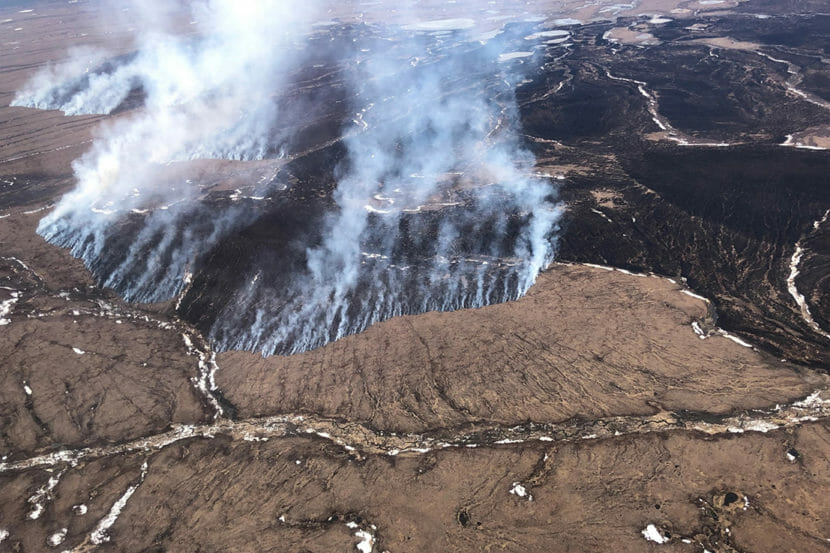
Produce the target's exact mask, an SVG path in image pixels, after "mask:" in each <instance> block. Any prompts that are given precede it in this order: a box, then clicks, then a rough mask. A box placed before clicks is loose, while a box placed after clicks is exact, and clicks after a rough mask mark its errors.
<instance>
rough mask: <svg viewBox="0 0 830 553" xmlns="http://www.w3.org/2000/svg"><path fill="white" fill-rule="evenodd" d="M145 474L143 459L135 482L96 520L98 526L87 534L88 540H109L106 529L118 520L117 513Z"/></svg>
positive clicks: (98, 543)
mask: <svg viewBox="0 0 830 553" xmlns="http://www.w3.org/2000/svg"><path fill="white" fill-rule="evenodd" d="M146 476H147V461H144V464H142V465H141V476H140V477H139V479H138V482H137V483H136V484H133V485H132V486H130V487H129V488H127V491H125V492H124V495H122V496H121V497H119V498H118V500H117V501H116V502H115V503H113V505H112V507H110V510H109V512H108V513H107V514H106V516H105V517H104V518H102V519H101V520H100V521H99V522H98V526H96V527H95V530H93V531H92V533H91V534H90V535H89V541H90V542H92V543H93V544H94V545H101V544H102V543H106V542H108V541H110V537H109V535H108V534H107V531H108V530H109V529H110V528H111V527H112V525H113V524H115V521H116V520H118V515H120V514H121V511H123V510H124V507H126V505H127V501H129V500H130V497H132V495H133V494H134V493H135V491H136V490H137V489H138V486H139V485H140V484H141V483H142V482H144V478H145V477H146Z"/></svg>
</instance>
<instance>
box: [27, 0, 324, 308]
mask: <svg viewBox="0 0 830 553" xmlns="http://www.w3.org/2000/svg"><path fill="white" fill-rule="evenodd" d="M121 5H123V4H117V5H115V4H114V5H111V6H110V8H111V9H112V10H113V11H115V10H117V9H120V6H121ZM104 6H105V7H106V6H107V4H105V5H104ZM169 10H170V6H169V5H166V3H165V2H155V1H144V0H142V1H140V2H138V1H136V2H133V3H132V4H129V17H131V18H133V19H134V20H135V21H136V23H137V25H151V26H153V27H154V28H153V30H150V31H147V32H143V33H142V34H140V35H138V36H136V46H137V50H136V52H135V53H133V54H129V55H122V56H119V57H117V58H114V59H113V56H112V55H110V54H109V53H107V52H105V51H93V50H89V49H84V50H78V51H75V52H74V53H73V55H72V56H71V59H70V60H69V61H68V62H67V63H65V64H62V65H61V66H60V67H59V68H49V69H47V70H45V71H43V72H41V73H40V74H38V75H36V76H35V77H34V78H33V79H32V80H31V82H30V83H29V84H28V85H27V86H26V87H25V88H24V89H23V90H22V91H20V92H19V93H18V94H17V95H16V97H15V99H14V101H13V103H12V105H15V106H23V107H34V108H40V109H58V110H62V111H64V112H65V113H66V114H67V115H78V114H93V113H96V114H109V113H112V112H113V111H114V110H116V109H117V108H119V106H121V105H122V103H123V102H125V101H126V100H127V99H128V97H129V96H130V95H131V94H135V93H136V91H140V93H141V94H143V96H144V99H143V103H144V106H143V108H142V109H140V110H137V111H136V112H134V113H131V114H129V115H121V116H120V117H119V118H118V119H116V120H114V121H111V122H109V123H107V124H105V125H102V126H101V127H100V128H98V129H97V131H96V133H97V136H96V139H95V142H94V146H93V148H92V149H91V151H90V152H88V153H87V154H86V155H84V156H83V157H82V158H80V159H78V160H76V161H75V162H74V163H73V169H74V172H75V177H76V180H77V185H76V188H75V190H73V191H72V192H70V193H69V194H67V195H65V196H64V197H63V198H62V199H61V201H60V202H59V203H58V205H57V206H56V208H55V209H54V210H53V211H52V212H51V213H50V214H49V215H47V216H46V217H45V218H44V219H43V220H42V221H41V222H40V225H39V226H38V232H39V233H40V234H41V235H42V236H43V237H44V238H46V239H47V240H49V241H50V242H53V243H55V244H58V245H61V246H65V247H68V248H70V249H71V251H72V253H73V255H75V256H76V257H79V258H81V259H83V260H84V262H85V263H86V264H87V266H88V267H89V268H90V269H91V270H92V271H93V273H95V274H96V276H98V277H99V279H100V280H101V282H102V283H103V284H104V285H106V286H112V287H114V288H116V289H117V290H118V291H119V292H120V293H122V294H123V295H124V296H125V297H126V298H127V299H129V300H137V301H144V302H155V301H162V300H166V299H169V298H170V297H171V296H173V295H175V294H177V293H178V292H179V291H180V290H181V289H182V287H183V286H184V276H185V274H186V272H187V270H188V267H191V266H192V264H193V263H194V261H195V259H196V258H198V257H199V255H200V254H202V253H204V252H205V251H207V250H208V249H209V248H210V247H211V246H212V245H213V244H215V243H216V241H217V240H219V239H220V238H221V237H222V236H223V235H224V234H226V233H227V232H229V231H230V230H232V229H233V228H235V227H237V226H238V225H239V224H240V221H239V220H238V219H239V215H240V210H229V211H227V212H225V213H222V214H216V216H215V217H212V218H210V217H204V216H202V218H201V220H196V217H197V216H198V210H197V209H196V206H195V205H194V200H195V199H196V198H197V196H198V194H199V190H198V183H185V182H177V183H172V184H171V183H170V182H169V179H165V178H164V177H163V176H162V175H163V174H164V169H165V166H169V165H170V164H171V163H174V162H179V161H183V160H190V159H197V158H219V159H237V160H251V159H261V158H262V157H264V156H265V155H266V154H267V153H268V152H269V149H271V148H272V146H273V144H272V141H273V138H274V137H273V135H272V133H271V131H272V129H273V127H274V125H275V124H276V122H277V120H278V118H279V113H277V110H276V107H275V106H276V103H275V102H274V101H273V98H274V95H276V94H278V93H279V92H280V90H281V87H282V85H283V82H282V80H281V76H282V75H284V74H285V72H287V71H289V70H290V69H291V68H292V67H293V66H294V65H295V64H297V63H300V62H301V52H300V51H298V48H297V43H296V41H297V40H298V39H299V38H301V37H302V36H303V35H304V34H305V33H307V31H308V29H309V28H310V24H311V20H312V19H313V17H314V14H315V13H316V10H315V2H314V1H310V2H304V3H303V7H302V9H297V8H296V6H294V5H293V3H290V2H285V1H282V0H258V1H256V2H234V1H232V0H211V1H209V2H205V3H201V2H199V3H196V2H194V3H192V4H191V5H190V13H184V15H185V16H188V17H189V18H190V19H192V22H191V25H192V26H194V27H193V28H194V29H195V31H196V32H195V36H190V37H186V36H182V35H181V33H172V32H171V33H166V32H164V31H163V30H162V29H163V25H160V24H157V23H159V22H160V21H164V18H163V17H161V16H160V14H163V13H165V12H167V11H169ZM179 15H182V14H179ZM147 212H150V214H149V215H147V216H146V218H145V219H144V221H143V222H140V223H138V225H139V227H140V228H139V229H138V230H136V229H135V228H134V227H135V224H133V225H130V224H129V223H130V221H129V218H130V217H133V218H135V216H137V215H141V216H142V217H143V216H144V214H145V213H147ZM131 214H132V215H131ZM119 230H120V232H131V233H132V232H136V234H135V236H131V237H130V238H131V241H132V244H131V245H130V246H129V247H128V248H122V250H123V251H120V252H117V253H116V252H114V251H113V249H114V247H113V241H115V242H118V239H117V238H114V237H116V235H117V234H118V232H119ZM113 257H118V259H117V260H115V261H113V259H112V258H113Z"/></svg>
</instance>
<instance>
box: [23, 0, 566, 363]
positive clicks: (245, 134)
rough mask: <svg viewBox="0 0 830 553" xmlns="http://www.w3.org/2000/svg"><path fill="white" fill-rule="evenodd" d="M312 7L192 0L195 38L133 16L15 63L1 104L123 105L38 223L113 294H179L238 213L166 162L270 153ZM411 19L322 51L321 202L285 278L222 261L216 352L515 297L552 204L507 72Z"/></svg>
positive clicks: (491, 47)
mask: <svg viewBox="0 0 830 553" xmlns="http://www.w3.org/2000/svg"><path fill="white" fill-rule="evenodd" d="M317 8H319V5H314V4H313V3H311V4H309V3H308V2H306V3H304V4H303V8H302V9H299V8H298V7H297V5H296V3H293V2H287V1H280V0H266V1H260V2H232V1H231V0H210V1H207V2H204V3H193V4H192V6H191V9H192V13H193V19H194V20H195V21H196V24H197V26H198V31H199V32H198V36H197V37H186V38H183V37H181V36H180V35H176V34H174V33H157V32H151V33H147V34H145V35H142V36H140V37H139V38H138V45H139V48H138V50H137V52H136V53H135V54H132V55H129V56H122V57H120V58H117V59H116V60H112V58H111V57H110V58H108V57H107V56H105V55H103V54H100V53H90V52H80V53H79V54H78V60H76V61H75V62H73V63H71V64H69V65H68V66H66V67H65V68H64V69H61V70H60V71H51V72H48V73H43V74H41V75H39V76H37V77H35V79H33V81H32V82H31V83H30V84H29V86H27V87H26V88H25V89H24V90H23V91H21V93H20V94H18V96H17V98H16V99H15V104H16V105H22V106H29V107H37V108H43V109H61V110H63V111H65V112H66V113H67V114H79V113H114V112H116V111H117V110H118V109H119V108H120V107H121V106H122V105H124V103H125V102H129V100H130V98H136V97H141V99H142V102H141V103H142V104H143V107H141V108H140V109H137V110H134V111H129V112H127V113H124V114H121V115H118V116H116V118H115V119H114V120H112V122H111V123H109V124H108V125H106V126H105V127H102V129H101V130H100V132H99V137H98V139H97V140H96V142H95V145H94V147H93V148H92V150H91V151H90V152H89V153H88V154H86V155H85V156H84V157H82V158H81V159H79V160H77V161H76V162H75V164H74V169H75V174H76V178H77V181H78V184H77V187H76V189H75V190H74V191H72V192H70V193H69V194H67V195H66V196H65V197H64V198H63V199H62V200H61V201H60V203H59V204H58V206H57V207H56V208H55V210H54V211H53V212H51V213H50V214H49V215H48V216H47V217H45V218H44V219H43V220H42V221H41V224H40V226H39V232H40V233H41V234H42V235H43V236H44V237H45V238H47V239H48V240H50V241H51V242H53V243H56V244H59V245H62V246H65V247H69V248H71V250H72V252H73V254H74V255H76V256H78V257H80V258H82V259H83V260H84V261H85V262H86V264H87V265H88V266H89V267H90V269H91V270H92V271H93V272H94V273H95V274H96V276H98V277H99V279H100V281H101V283H102V284H103V285H107V286H112V287H114V288H115V289H117V290H118V291H119V292H121V293H122V294H124V295H125V297H127V298H128V299H131V300H137V301H161V300H165V299H170V298H171V297H174V296H175V295H177V294H179V293H181V292H182V290H183V289H184V286H185V282H186V281H187V280H189V278H190V276H189V275H190V272H192V271H194V270H198V263H199V260H200V258H201V257H202V256H203V255H204V254H206V253H207V252H208V251H209V250H210V249H211V248H212V247H214V246H215V245H216V244H217V243H219V242H220V241H221V240H222V239H223V238H224V237H225V236H227V235H229V234H231V233H233V232H235V231H236V230H238V229H240V228H243V227H244V226H245V225H247V224H249V223H250V222H251V221H250V220H249V218H250V213H249V212H246V211H245V210H244V209H241V208H230V209H228V208H223V209H221V210H220V209H216V210H215V211H214V212H213V214H212V215H211V216H207V217H206V216H205V213H206V211H205V209H204V208H203V206H204V205H210V203H209V202H208V199H207V198H205V197H204V196H203V195H201V193H200V189H199V187H198V183H192V182H188V181H185V182H181V181H182V179H178V180H176V179H174V178H171V177H169V175H168V172H169V169H168V167H169V164H170V163H171V162H174V161H177V160H186V159H209V158H223V159H237V160H256V159H262V158H266V157H275V156H277V155H278V152H279V151H280V150H281V149H282V147H283V144H281V142H283V141H288V142H290V140H291V137H290V136H286V135H285V126H284V125H283V124H281V121H282V120H283V118H285V117H296V114H286V113H282V112H281V111H280V109H278V107H277V106H278V105H279V102H277V101H276V98H278V97H279V95H280V94H281V93H282V92H285V89H286V86H287V80H286V79H287V75H289V74H290V73H291V72H292V71H293V70H295V69H297V68H299V67H301V66H302V64H303V60H304V58H305V54H304V50H303V48H302V46H301V45H302V44H303V40H304V37H305V36H306V35H307V34H308V33H309V31H310V29H311V24H312V22H313V20H314V18H315V16H316V14H317V13H318V12H317ZM144 17H146V18H148V19H149V18H152V17H153V10H152V9H149V10H147V9H145V16H144ZM420 31H421V28H420V27H419V26H417V25H415V26H411V27H400V26H379V25H378V26H375V27H374V28H372V29H370V30H369V31H366V30H365V29H362V30H361V31H360V33H358V34H357V36H356V37H355V39H354V42H355V44H354V51H350V52H341V53H337V54H338V55H340V56H342V59H341V62H340V63H341V68H340V69H341V70H342V72H343V73H344V74H345V75H346V78H345V84H346V86H347V87H348V89H349V98H350V100H349V101H348V102H349V106H350V109H351V111H352V113H353V114H354V117H353V122H351V123H349V124H347V125H346V127H345V128H344V130H343V139H342V140H343V144H344V146H345V151H346V159H344V160H342V162H341V163H340V164H339V166H338V167H337V170H336V176H337V187H336V190H335V191H334V192H333V200H334V202H335V204H336V207H335V208H334V209H333V210H331V212H330V213H329V214H328V215H327V216H326V217H325V219H324V221H323V223H322V225H323V226H322V228H321V229H319V239H316V240H315V241H314V242H313V243H309V244H307V247H306V250H305V262H304V268H302V269H301V270H297V271H295V272H294V273H293V274H292V275H291V276H290V278H288V279H287V284H286V279H284V278H283V279H277V278H269V275H270V274H271V273H274V272H275V271H278V270H279V268H276V269H275V268H273V267H271V268H268V267H256V268H255V270H254V271H253V273H252V274H242V275H238V280H237V281H236V282H235V283H234V285H233V286H232V287H231V289H230V290H227V295H228V297H229V298H230V299H229V300H228V301H226V302H224V304H223V305H224V308H223V309H222V310H221V312H219V313H216V314H215V316H214V317H213V318H212V323H211V325H210V335H211V338H212V339H213V340H214V342H215V344H216V346H217V348H219V349H231V348H244V349H251V350H258V351H262V352H263V353H265V354H272V353H293V352H299V351H305V350H308V349H311V348H314V347H317V346H320V345H323V344H325V343H327V342H329V341H331V340H335V339H338V338H340V337H342V336H345V335H347V334H350V333H354V332H357V331H360V330H363V329H365V328H366V327H367V326H369V325H370V324H373V323H375V322H377V321H380V320H383V319H386V318H389V317H392V316H396V315H401V314H406V313H417V312H423V311H426V310H449V309H457V308H461V307H476V306H483V305H487V304H490V303H495V302H501V301H507V300H510V299H515V298H517V297H519V296H521V295H522V294H524V293H525V292H526V291H527V290H528V288H529V287H530V286H531V285H532V284H533V282H534V281H535V278H536V276H537V275H538V273H539V271H540V270H543V269H544V268H545V267H546V266H547V265H548V264H549V263H550V262H551V260H552V258H553V255H554V252H555V239H556V231H557V222H558V219H559V216H560V209H559V207H558V206H557V205H556V203H555V190H554V189H553V187H552V185H551V183H550V182H549V181H548V180H547V179H545V178H540V177H537V176H534V163H535V160H534V159H533V156H532V155H531V154H530V153H529V152H528V151H527V150H526V149H524V148H523V147H522V145H521V143H520V141H519V138H518V137H519V128H518V127H519V125H520V122H519V114H518V110H517V106H516V102H515V98H514V88H515V85H516V83H517V82H518V80H519V79H520V76H519V75H515V74H514V73H513V69H514V68H515V65H514V64H513V63H512V62H511V63H504V60H505V59H509V58H510V56H507V57H505V56H503V54H504V53H505V48H506V45H505V43H504V42H503V41H502V40H499V39H498V38H496V39H492V40H490V41H489V42H486V43H485V44H482V43H480V42H478V41H476V40H475V39H474V37H473V36H470V35H468V34H467V33H466V32H465V31H462V30H452V29H443V31H442V32H441V33H437V34H436V33H430V32H420ZM361 33H362V34H361ZM366 35H368V38H367V36H366ZM364 42H365V44H364ZM81 68H83V69H84V71H83V72H81V71H80V69H81ZM295 186H302V183H299V184H296V185H295ZM269 271H270V273H269ZM262 275H264V276H262Z"/></svg>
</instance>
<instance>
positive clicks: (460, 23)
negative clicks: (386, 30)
mask: <svg viewBox="0 0 830 553" xmlns="http://www.w3.org/2000/svg"><path fill="white" fill-rule="evenodd" d="M475 24H476V22H475V21H473V20H472V19H466V18H458V19H435V20H432V21H419V22H417V23H410V24H409V25H404V26H403V30H405V31H460V30H463V29H469V28H470V27H472V26H474V25H475Z"/></svg>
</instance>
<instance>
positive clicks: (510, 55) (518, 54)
mask: <svg viewBox="0 0 830 553" xmlns="http://www.w3.org/2000/svg"><path fill="white" fill-rule="evenodd" d="M532 55H533V52H508V53H506V54H502V55H500V56H499V61H511V60H516V59H521V58H529V57H530V56H532Z"/></svg>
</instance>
